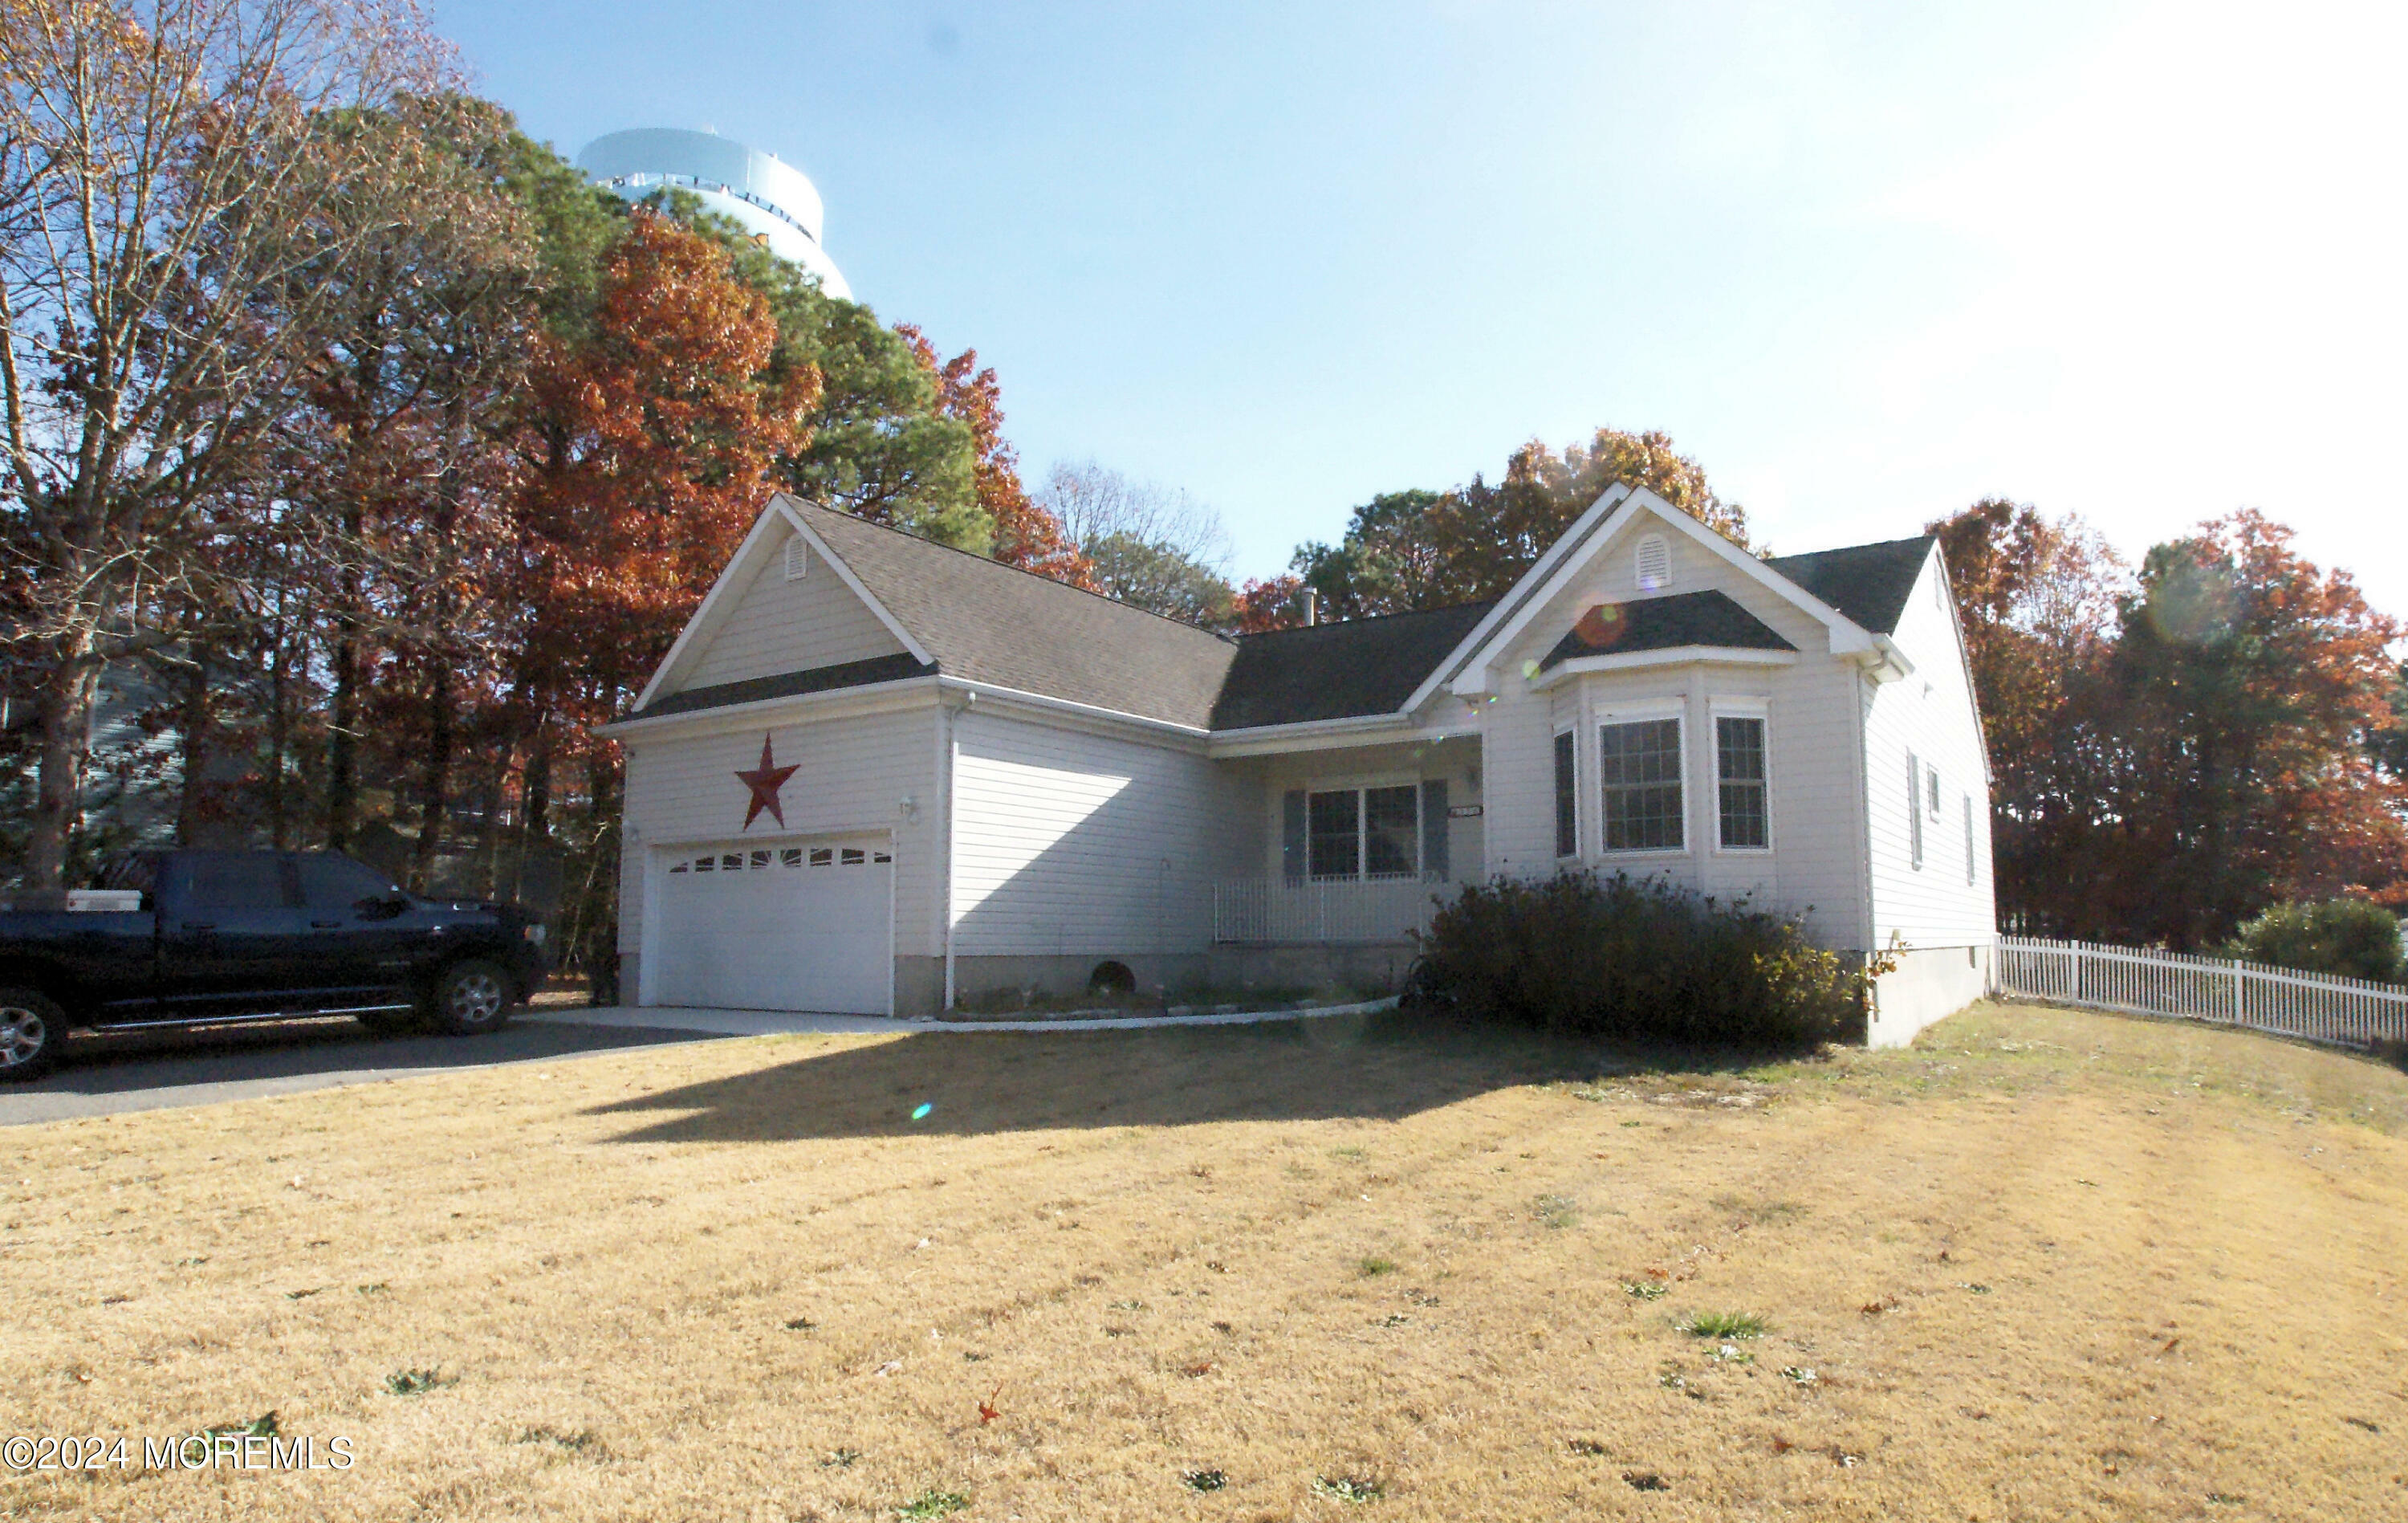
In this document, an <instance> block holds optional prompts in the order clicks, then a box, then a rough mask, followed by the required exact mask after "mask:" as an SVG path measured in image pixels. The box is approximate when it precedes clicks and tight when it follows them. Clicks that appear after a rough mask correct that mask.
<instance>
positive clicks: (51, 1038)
mask: <svg viewBox="0 0 2408 1523" xmlns="http://www.w3.org/2000/svg"><path fill="white" fill-rule="evenodd" d="M66 1038H67V1013H66V1012H65V1011H63V1010H61V1009H60V1008H59V1007H58V1003H57V1001H55V1000H53V999H50V996H48V995H46V994H44V993H42V992H41V991H40V990H38V989H0V1084H10V1083H14V1082H16V1081H19V1080H23V1079H33V1078H37V1077H39V1076H40V1074H41V1072H42V1070H45V1069H47V1068H49V1067H50V1060H51V1059H52V1058H54V1057H56V1056H58V1055H59V1044H60V1043H61V1042H65V1041H66Z"/></svg>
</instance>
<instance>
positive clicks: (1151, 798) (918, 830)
mask: <svg viewBox="0 0 2408 1523" xmlns="http://www.w3.org/2000/svg"><path fill="white" fill-rule="evenodd" d="M603 733H605V734H607V735H609V736H611V737H613V738H615V739H617V740H619V741H621V742H622V743H623V744H624V746H625V748H626V754H627V786H626V820H625V831H624V876H623V879H622V883H621V906H622V907H621V912H620V938H621V941H620V945H621V950H622V954H623V963H622V984H623V987H624V988H625V989H626V990H627V991H629V993H630V994H631V995H632V997H633V998H635V999H637V1000H638V1001H639V1002H641V1003H645V1004H683V1005H717V1006H734V1007H745V1008H759V1009H804V1010H828V1011H854V1012H868V1013H890V1012H891V1013H929V1012H933V1011H936V1010H938V1009H939V1008H943V1007H946V1006H949V1005H951V1004H953V1003H954V1002H956V1001H958V1000H967V999H974V998H977V997H979V996H982V995H987V994H991V993H993V992H995V991H999V990H1004V989H1008V988H1011V989H1025V988H1029V987H1032V986H1033V987H1042V988H1046V989H1049V990H1055V991H1066V992H1067V991H1068V990H1072V989H1076V988H1079V987H1082V986H1083V985H1084V984H1085V983H1086V981H1087V979H1088V978H1089V976H1090V973H1091V971H1092V970H1094V969H1096V968H1097V965H1098V964H1100V963H1101V962H1104V961H1106V960H1111V961H1117V962H1120V963H1123V964H1125V965H1126V966H1127V967H1128V968H1129V969H1131V970H1133V971H1134V972H1135V974H1136V975H1137V977H1138V978H1139V979H1140V982H1141V983H1143V984H1148V985H1154V984H1161V985H1163V986H1167V987H1173V988H1175V987H1178V986H1180V985H1181V984H1190V983H1194V984H1203V983H1210V984H1237V983H1251V984H1264V983H1272V984H1295V983H1312V982H1316V981H1318V980H1319V979H1321V978H1326V977H1330V976H1347V975H1350V974H1351V975H1352V976H1355V977H1361V978H1371V977H1392V976H1394V975H1395V974H1397V973H1398V972H1400V971H1401V970H1402V962H1403V960H1404V959H1405V958H1406V957H1407V956H1408V955H1410V951H1409V943H1408V942H1407V941H1406V939H1405V938H1406V932H1407V931H1408V930H1409V929H1410V928H1412V927H1415V926H1418V925H1420V924H1422V923H1423V921H1424V920H1425V918H1426V914H1427V912H1428V907H1429V902H1430V899H1431V898H1432V895H1433V893H1434V892H1435V891H1436V890H1437V889H1438V888H1439V887H1440V886H1442V885H1444V884H1450V883H1460V882H1464V881H1468V880H1473V879H1478V878H1482V877H1484V876H1488V875H1494V874H1544V873H1551V872H1553V871H1555V869H1557V868H1558V867H1559V866H1563V865H1571V864H1584V865H1587V866H1590V867H1595V868H1598V869H1605V870H1627V871H1628V872H1630V873H1632V874H1634V875H1641V874H1650V873H1660V874H1664V875H1666V876H1668V877H1670V878H1672V879H1674V880H1677V881H1678V882H1680V883H1683V884H1690V885H1693V886H1695V887H1697V888H1699V889H1700V890H1702V891H1704V892H1707V893H1711V894H1715V895H1719V896H1726V897H1733V896H1740V895H1746V896H1750V897H1751V898H1753V899H1754V901H1755V902H1756V903H1758V904H1762V905H1770V906H1772V907H1775V908H1778V909H1782V910H1785V911H1790V912H1797V913H1800V914H1802V915H1803V916H1804V917H1805V919H1806V922H1807V925H1808V927H1809V928H1810V929H1811V930H1812V932H1813V934H1814V935H1815V936H1816V937H1817V938H1818V939H1819V940H1820V941H1822V942H1823V943H1824V944H1826V945H1828V946H1832V947H1835V948H1839V949H1842V950H1846V951H1850V952H1864V953H1874V952H1890V953H1894V954H1895V955H1896V959H1897V967H1896V969H1895V970H1894V971H1890V972H1888V973H1886V974H1885V976H1883V977H1882V978H1881V979H1880V980H1879V982H1878V984H1877V987H1876V1010H1875V1013H1874V1016H1873V1020H1872V1024H1871V1037H1872V1040H1873V1041H1874V1042H1877V1043H1887V1042H1903V1041H1905V1040H1907V1039H1908V1038H1910V1037H1911V1036H1912V1035H1913V1034H1914V1032H1915V1031H1916V1030H1917V1029H1919V1028H1921V1027H1923V1026H1925V1025H1927V1024H1928V1023H1929V1022H1931V1021H1933V1020H1935V1019H1938V1018H1939V1017H1940V1016H1942V1015H1944V1014H1947V1013H1950V1012H1952V1011H1955V1010H1957V1009H1958V1008H1960V1007H1961V1006H1963V1005H1964V1004H1966V1003H1967V1002H1969V1001H1970V1000H1971V999H1975V998H1976V997H1978V996H1979V995H1980V994H1981V992H1982V991H1983V989H1984V988H1985V985H1986V983H1987V979H1988V973H1989V961H1990V954H1991V948H1992V944H1993V939H1994V936H1995V933H1996V921H1995V916H1994V908H1993V902H1992V897H1991V877H1990V855H1989V829H1988V826H1989V791H1988V776H1987V764H1986V760H1985V752H1984V748H1983V743H1982V732H1981V726H1980V721H1979V718H1978V716H1977V714H1976V713H1975V711H1974V705H1973V697H1972V691H1971V683H1970V681H1969V678H1968V675H1967V668H1966V665H1965V657H1964V647H1963V642H1962V638H1961V631H1960V629H1959V626H1958V624H1957V612H1956V609H1955V606H1954V604H1953V602H1952V600H1951V598H1950V596H1949V592H1948V582H1947V578H1946V575H1945V572H1944V568H1943V567H1942V563H1941V558H1940V553H1939V551H1938V548H1937V546H1936V544H1935V542H1934V541H1933V540H1931V539H1928V538H1922V539H1900V540H1893V541H1890V542H1888V543H1884V544H1873V545H1859V546H1855V547H1852V548H1849V549H1844V550H1831V551H1824V552H1821V553H1815V554H1806V555H1788V556H1780V557H1776V558H1773V559H1770V560H1767V559H1759V558H1757V557H1756V556H1753V555H1750V554H1749V553H1747V552H1745V551H1743V550H1742V549H1740V548H1739V547H1737V546H1735V545H1733V544H1731V543H1730V542H1729V541H1727V540H1726V539H1723V538H1722V537H1720V536H1719V535H1716V534H1714V533H1713V532H1712V531H1711V530H1709V529H1706V528H1705V527H1703V526H1702V525H1700V524H1698V523H1697V522H1696V521H1695V520H1693V519H1691V518H1689V517H1688V516H1687V515H1686V514H1684V513H1682V512H1680V511H1678V510H1674V509H1672V508H1670V507H1669V506H1668V505H1666V504H1665V503H1664V502H1663V501H1661V500H1660V499H1659V498H1657V497H1656V496H1654V495H1653V494H1651V493H1649V492H1646V491H1643V490H1642V491H1637V492H1633V491H1631V490H1629V489H1627V488H1626V487H1621V486H1616V487H1615V488H1613V490H1611V491H1609V492H1607V493H1606V494H1605V495H1604V496H1602V497H1600V498H1599V499H1598V502H1597V503H1596V504H1595V506H1593V507H1592V508H1590V509H1589V510H1588V511H1587V512H1586V513H1584V515H1583V516H1582V517H1581V518H1580V520H1579V521H1578V522H1577V523H1575V524H1573V525H1572V526H1571V528H1570V530H1569V531H1567V532H1566V534H1565V535H1564V537H1563V539H1561V540H1559V541H1558V542H1557V543H1556V544H1555V546H1554V547H1553V548H1551V549H1550V550H1548V551H1547V553H1545V554H1544V555H1543V556H1541V558H1540V560H1539V562H1538V564H1537V565H1535V566H1533V567H1532V568H1530V570H1529V572H1528V573H1527V575H1525V576H1524V577H1523V578H1522V579H1521V581H1520V582H1516V583H1515V584H1514V586H1513V588H1512V591H1511V592H1509V593H1507V594H1506V595H1505V596H1503V597H1501V598H1498V600H1496V601H1495V602H1493V603H1483V604H1475V605H1470V606H1468V607H1461V608H1450V609H1440V610H1434V611H1427V612H1420V613H1405V614H1398V615H1394V616H1391V617H1386V618H1377V619H1363V620H1356V621H1353V622H1348V623H1338V624H1326V625H1312V626H1309V627H1306V628H1301V629H1291V630H1284V631H1281V632H1278V633H1274V634H1265V635H1250V636H1241V637H1237V638H1234V639H1232V638H1227V637H1224V636H1220V635H1214V634H1211V633H1208V632H1206V631H1204V630H1200V629H1196V628H1192V627H1190V626H1188V625H1183V624H1178V623H1175V622H1173V621H1171V620H1168V619H1162V618H1157V617H1155V616H1154V615H1153V614H1149V613H1144V612H1140V611H1137V610H1134V609H1131V608H1127V607H1125V606H1124V605H1122V604H1119V603H1115V602H1112V601H1110V600H1109V599H1106V598H1102V597H1098V596H1094V595H1092V594H1089V593H1084V592H1081V591H1078V590H1076V589H1074V588H1070V587H1067V586H1063V585H1061V584H1059V583H1057V582H1050V581H1047V580H1045V579H1043V578H1040V577H1036V576H1031V575H1029V574H1027V573H1025V572H1022V571H1018V570H1014V569H1012V568H1009V567H1005V566H1000V565H997V564H996V563H995V562H993V561H989V560H984V559H982V558H981V557H978V556H975V555H970V554H966V553H961V552H958V551H954V550H949V549H946V548H944V547H942V546H939V545H935V544H931V543H928V542H926V541H925V540H921V539H913V538H911V537H910V536H909V535H905V534H901V533H898V532H896V531H894V530H891V529H886V528H882V527H879V526H878V525H875V524H868V523H866V522H863V521H862V520H860V519H857V518H853V517H851V516H849V515H847V514H843V513H839V512H835V511H832V510H826V509H823V508H819V507H815V506H813V505H811V504H809V503H804V502H800V501H797V500H796V499H795V498H793V497H788V496H780V497H777V498H776V499H774V500H773V501H772V502H771V503H770V504H769V506H768V508H767V510H765V511H764V512H763V513H762V515H761V518H760V520H759V522H758V523H756V524H754V525H753V531H752V533H751V534H750V535H749V536H748V537H747V538H746V539H745V541H744V543H743V545H742V547H741V548H740V549H739V550H738V552H737V553H736V556H735V559H734V560H733V561H732V562H731V563H730V564H729V566H728V568H727V569H726V571H725V572H724V574H723V575H722V576H721V578H720V579H719V582H718V583H717V585H715V586H714V587H713V588H712V589H711V591H710V596H708V597H706V598H705V599H704V600H703V603H702V606H701V607H700V609H698V610H697V611H695V615H694V618H693V620H692V622H691V623H689V624H688V625H687V626H686V628H685V631H684V633H683V634H682V635H681V636H680V637H679V639H678V641H677V644H676V645H675V646H674V647H673V648H672V649H671V650H670V652H669V654H668V656H667V659H665V660H664V661H663V663H662V664H661V668H660V669H659V670H658V671H657V672H655V673H654V674H653V676H652V681H651V682H650V683H649V684H648V685H647V686H646V687H645V689H644V691H643V693H642V695H641V696H640V697H639V698H638V702H637V705H636V707H635V708H634V710H633V711H630V712H629V713H628V714H627V715H626V717H624V718H623V719H621V720H619V721H618V722H616V723H614V724H612V725H610V726H607V727H606V728H605V730H604V732H603Z"/></svg>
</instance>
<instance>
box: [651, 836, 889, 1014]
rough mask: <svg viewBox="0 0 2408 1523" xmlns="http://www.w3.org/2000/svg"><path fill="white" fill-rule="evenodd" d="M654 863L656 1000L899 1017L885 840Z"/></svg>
mask: <svg viewBox="0 0 2408 1523" xmlns="http://www.w3.org/2000/svg"><path fill="white" fill-rule="evenodd" d="M653 867H654V874H655V876H654V882H655V883H657V884H659V885H660V897H659V898H658V899H657V900H656V901H655V904H656V908H657V911H658V918H657V920H656V922H655V924H654V928H653V932H652V935H651V936H650V937H649V938H647V940H649V941H651V942H652V947H651V953H652V955H651V956H650V957H649V958H647V959H646V960H647V963H648V965H649V966H648V967H647V968H646V970H645V975H646V976H645V980H644V982H645V984H647V985H648V987H647V988H646V990H645V999H647V1000H648V1001H649V1002H651V1003H652V1004H656V1005H700V1006H704V1007H708V1008H715V1009H721V1010H820V1011H830V1012H838V1013H846V1014H857V1015H885V1014H890V1013H893V1011H894V1008H895V1007H894V978H895V957H894V940H893V939H894V929H895V917H894V898H895V864H894V860H893V857H892V855H890V853H889V849H888V846H887V843H886V841H884V840H883V839H876V840H862V841H811V842H807V843H804V844H801V845H779V846H771V847H761V846H753V845H741V846H739V845H736V844H732V843H731V844H728V845H724V846H719V847H714V848H711V849H710V850H704V849H703V848H701V847H685V848H682V849H681V850H678V851H672V852H663V853H661V854H659V855H658V856H657V857H656V858H655V861H654V864H653Z"/></svg>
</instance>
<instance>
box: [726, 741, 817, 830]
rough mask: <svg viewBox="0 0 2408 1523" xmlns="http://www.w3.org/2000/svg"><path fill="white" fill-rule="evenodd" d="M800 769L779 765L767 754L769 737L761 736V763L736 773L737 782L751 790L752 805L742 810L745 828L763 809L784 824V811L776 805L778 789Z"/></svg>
mask: <svg viewBox="0 0 2408 1523" xmlns="http://www.w3.org/2000/svg"><path fill="white" fill-rule="evenodd" d="M800 770H802V769H801V768H799V767H781V766H779V765H778V758H777V757H775V756H773V755H771V754H769V738H768V737H767V736H766V735H765V736H763V737H761V765H760V766H759V767H757V768H755V769H753V770H752V771H750V772H738V773H737V774H736V781H737V782H738V783H743V784H744V785H745V786H746V787H748V788H750V789H752V790H753V803H752V807H750V808H749V809H747V810H745V812H744V828H745V829H747V830H750V829H752V828H753V821H755V820H757V819H759V818H760V817H761V812H762V811H763V810H765V809H766V810H767V811H768V812H769V817H770V818H771V819H773V820H775V821H777V822H778V824H779V825H780V826H784V825H785V823H786V812H785V811H784V810H782V809H780V808H779V807H778V790H779V789H780V788H782V787H784V786H785V785H786V780H787V779H788V778H790V777H793V776H794V775H795V774H796V772H798V771H800Z"/></svg>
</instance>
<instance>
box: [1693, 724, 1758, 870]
mask: <svg viewBox="0 0 2408 1523" xmlns="http://www.w3.org/2000/svg"><path fill="white" fill-rule="evenodd" d="M1771 708H1772V706H1771V705H1770V703H1767V702H1765V701H1764V700H1763V699H1761V698H1714V699H1713V700H1711V701H1710V702H1709V703H1708V704H1707V706H1706V719H1707V722H1708V723H1709V724H1711V725H1713V730H1714V750H1713V760H1714V776H1713V783H1714V846H1713V850H1714V855H1717V856H1722V855H1731V856H1768V855H1771V852H1772V847H1773V833H1772V713H1771ZM1726 719H1753V720H1755V721H1756V723H1757V724H1759V725H1761V726H1764V728H1763V731H1762V735H1763V740H1764V781H1763V782H1762V783H1760V784H1758V786H1760V787H1762V788H1763V789H1764V844H1763V845H1761V846H1727V845H1725V844H1724V843H1723V734H1722V725H1721V723H1720V722H1721V721H1723V720H1726Z"/></svg>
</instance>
